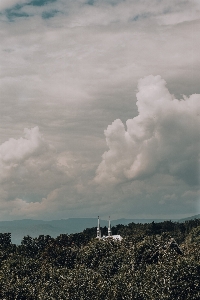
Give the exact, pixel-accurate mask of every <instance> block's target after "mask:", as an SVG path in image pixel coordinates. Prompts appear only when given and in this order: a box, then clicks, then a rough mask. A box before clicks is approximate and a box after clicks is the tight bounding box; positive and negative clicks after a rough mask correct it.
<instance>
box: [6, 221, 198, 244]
mask: <svg viewBox="0 0 200 300" xmlns="http://www.w3.org/2000/svg"><path fill="white" fill-rule="evenodd" d="M195 218H200V215H196V216H192V217H189V218H186V219H181V220H179V221H180V222H184V221H185V220H191V219H195ZM165 220H167V219H125V218H122V219H116V220H112V221H111V226H116V225H118V224H122V225H128V224H129V223H132V222H134V223H143V224H144V223H151V222H153V221H154V222H163V221H165ZM172 221H176V220H172ZM100 225H101V227H104V226H106V227H107V226H108V220H100ZM96 226H97V218H69V219H61V220H52V221H43V220H32V219H23V220H14V221H0V233H8V232H9V233H11V239H12V243H14V244H20V243H21V240H22V239H23V237H24V236H27V235H30V236H31V237H33V238H34V237H38V236H39V235H50V236H51V237H57V236H58V235H60V234H66V233H67V234H71V233H78V232H82V231H83V230H84V229H86V228H92V227H96Z"/></svg>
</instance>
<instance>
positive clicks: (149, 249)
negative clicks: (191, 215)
mask: <svg viewBox="0 0 200 300" xmlns="http://www.w3.org/2000/svg"><path fill="white" fill-rule="evenodd" d="M105 230H106V229H105V228H103V229H102V232H104V231H105ZM112 231H113V233H119V234H121V235H122V236H123V237H124V239H123V241H122V242H117V241H114V240H112V239H108V240H104V241H102V240H97V239H95V235H96V228H91V229H89V228H88V229H86V230H84V231H83V232H82V233H78V234H71V235H67V234H62V235H60V236H58V237H57V238H52V237H50V236H43V235H40V236H39V237H38V238H32V237H30V236H26V237H24V238H23V240H22V242H21V245H18V246H16V245H14V244H12V243H11V236H10V234H9V233H1V234H0V299H21V300H22V299H30V300H31V299H32V300H34V299H35V300H36V299H70V300H76V299H77V300H81V299H82V300H87V299H90V300H91V299H100V300H101V299H102V300H106V299H107V300H118V299H119V300H121V299H128V300H129V299H138V300H151V299H152V300H156V299H158V300H160V299H169V300H170V299H180V300H182V299H190V300H195V299H200V289H199V282H200V254H199V253H200V251H199V242H200V238H199V237H200V220H190V221H187V222H185V223H177V222H171V221H166V222H161V223H154V222H152V223H150V224H135V223H131V224H129V225H127V226H124V225H117V226H116V227H114V228H112ZM105 233H106V232H105Z"/></svg>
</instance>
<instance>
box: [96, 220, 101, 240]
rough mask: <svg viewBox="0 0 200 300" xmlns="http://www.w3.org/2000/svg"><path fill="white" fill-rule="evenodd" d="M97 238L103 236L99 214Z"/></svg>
mask: <svg viewBox="0 0 200 300" xmlns="http://www.w3.org/2000/svg"><path fill="white" fill-rule="evenodd" d="M97 238H98V239H100V238H101V229H100V220H99V216H98V225H97Z"/></svg>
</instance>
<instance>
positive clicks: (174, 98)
mask: <svg viewBox="0 0 200 300" xmlns="http://www.w3.org/2000/svg"><path fill="white" fill-rule="evenodd" d="M199 32H200V2H199V0H187V1H185V0H177V1H172V0H152V1H149V0H1V1H0V40H1V43H0V108H1V109H0V114H1V115H0V219H1V220H14V219H22V218H33V219H45V220H51V219H60V218H69V217H96V216H97V215H100V216H101V217H102V218H107V217H108V215H111V218H112V219H114V218H141V217H142V218H171V219H173V218H181V217H185V216H190V215H193V214H197V213H199V212H200V201H199V190H200V189H199V177H200V164H199V150H200V133H199V132H200V130H199V128H200V126H199V125H200V124H199V123H200V84H199V83H200V72H199V70H200V55H199V49H200V36H199Z"/></svg>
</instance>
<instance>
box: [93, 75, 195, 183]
mask: <svg viewBox="0 0 200 300" xmlns="http://www.w3.org/2000/svg"><path fill="white" fill-rule="evenodd" d="M136 96H137V103H136V104H137V107H138V112H139V113H138V116H136V117H135V118H133V119H129V120H127V121H126V127H127V128H125V126H124V124H123V123H122V121H121V120H120V119H117V120H115V121H114V122H113V123H112V124H111V125H109V126H108V128H107V129H106V130H105V132H104V133H105V136H106V142H107V146H108V148H109V150H108V151H106V152H105V153H104V154H103V156H102V162H101V163H100V165H99V167H98V169H97V171H96V177H95V180H96V182H99V183H104V182H114V183H117V182H123V181H126V180H140V179H144V178H146V177H149V176H152V175H154V174H156V173H160V174H169V175H170V176H173V177H174V176H175V177H176V178H178V179H180V180H183V181H184V182H186V183H188V184H192V185H194V184H198V179H199V170H198V169H199V167H198V166H199V140H200V134H199V125H200V124H199V123H200V95H199V94H193V95H191V96H190V97H186V96H184V97H183V99H181V100H177V99H175V98H174V96H173V95H171V94H170V93H169V91H168V89H167V88H166V82H165V81H164V80H163V79H162V78H161V77H160V76H152V75H150V76H147V77H145V78H142V79H140V80H139V83H138V93H137V95H136Z"/></svg>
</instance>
